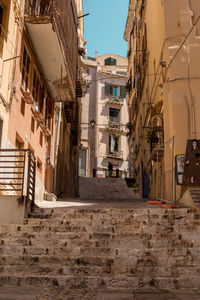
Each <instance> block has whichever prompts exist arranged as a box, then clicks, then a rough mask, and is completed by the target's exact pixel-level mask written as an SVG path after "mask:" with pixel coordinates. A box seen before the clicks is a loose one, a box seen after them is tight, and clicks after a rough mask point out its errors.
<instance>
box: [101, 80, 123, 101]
mask: <svg viewBox="0 0 200 300" xmlns="http://www.w3.org/2000/svg"><path fill="white" fill-rule="evenodd" d="M105 95H107V96H114V97H120V98H125V87H124V86H122V85H112V84H110V83H109V82H105Z"/></svg>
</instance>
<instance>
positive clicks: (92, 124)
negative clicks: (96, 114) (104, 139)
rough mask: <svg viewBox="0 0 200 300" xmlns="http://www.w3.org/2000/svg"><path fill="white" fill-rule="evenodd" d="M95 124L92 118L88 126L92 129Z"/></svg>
mask: <svg viewBox="0 0 200 300" xmlns="http://www.w3.org/2000/svg"><path fill="white" fill-rule="evenodd" d="M95 124H96V121H95V120H94V119H92V120H90V126H91V128H92V129H93V128H94V126H95Z"/></svg>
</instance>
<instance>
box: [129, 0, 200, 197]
mask: <svg viewBox="0 0 200 300" xmlns="http://www.w3.org/2000/svg"><path fill="white" fill-rule="evenodd" d="M134 7H135V1H132V0H131V1H130V7H129V16H128V19H127V24H126V29H125V39H127V40H129V35H130V32H131V22H132V21H133V13H132V9H134ZM199 13H200V5H199V3H198V1H196V0H191V1H189V0H184V1H179V0H165V1H160V0H148V1H146V6H145V13H144V15H143V19H142V23H146V28H147V51H148V55H149V56H148V64H147V73H148V75H146V77H145V84H144V86H143V92H142V96H141V99H140V104H139V109H138V112H137V119H136V128H135V132H134V133H133V136H134V137H135V141H136V142H135V143H137V144H140V149H139V154H138V156H137V158H136V159H135V162H134V163H135V168H136V169H138V168H139V167H140V166H141V163H143V164H144V165H146V166H147V165H148V160H149V154H148V147H149V145H148V144H147V143H146V142H145V140H144V138H142V139H140V137H139V135H143V137H144V136H145V130H143V131H142V133H141V131H140V129H139V128H140V120H142V123H143V120H144V118H145V116H147V121H146V123H145V124H146V126H148V124H151V123H150V115H148V112H147V107H148V105H146V106H145V102H148V103H151V105H154V103H156V102H159V101H163V108H162V110H161V112H162V114H163V120H164V142H165V146H164V160H163V161H161V163H160V164H159V166H157V165H156V164H155V163H153V164H152V176H151V181H152V186H151V192H152V196H153V197H154V196H156V189H157V188H158V189H159V188H160V186H161V185H162V183H161V182H160V181H159V180H157V178H158V177H159V176H160V175H161V177H162V176H163V178H164V185H165V186H164V190H165V197H166V198H167V199H171V198H172V194H171V187H172V178H171V174H172V165H173V167H174V156H175V155H176V154H181V153H185V151H186V142H187V139H192V138H197V139H199V138H200V125H199V122H198V116H199V113H200V106H199V104H198V102H199V92H200V90H199V88H200V84H199V83H200V82H199V80H200V74H199V73H200V60H199V55H200V47H199V46H200V40H199V34H200V22H198V23H197V25H196V26H195V27H194V29H193V30H192V32H191V33H190V35H189V36H188V38H187V40H186V42H185V43H184V45H182V42H183V40H184V39H185V37H186V35H187V34H188V33H189V31H190V30H191V29H192V25H193V24H194V22H195V21H196V20H197V17H198V16H199ZM137 17H138V19H139V16H137ZM129 43H130V40H129ZM132 43H133V45H132V53H131V55H130V57H129V73H131V68H132V64H131V62H132V61H133V57H134V55H135V54H134V50H133V49H135V48H134V47H135V41H134V40H132ZM180 47H181V49H180V51H179V48H180ZM177 51H179V52H178V53H177ZM172 60H173V61H172ZM171 61H172V63H170V62H171ZM161 65H162V66H161ZM164 65H166V67H165V66H164ZM132 75H133V73H132ZM133 99H134V90H133V91H132V92H131V93H130V98H129V103H130V104H131V103H132V102H131V101H133ZM147 99H148V100H147ZM139 133H140V134H139ZM173 138H174V146H173V142H172V141H173ZM145 149H147V151H146V152H145V153H143V151H144V150H145ZM160 168H161V169H163V170H162V171H161V174H160ZM158 174H160V175H159V176H158ZM137 180H139V181H140V184H141V180H142V178H141V172H140V174H139V175H138V178H137ZM174 188H175V182H174ZM176 191H177V192H176V198H177V199H180V197H181V188H180V187H178V186H177V187H176Z"/></svg>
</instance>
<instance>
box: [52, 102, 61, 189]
mask: <svg viewBox="0 0 200 300" xmlns="http://www.w3.org/2000/svg"><path fill="white" fill-rule="evenodd" d="M61 113H62V103H59V114H58V121H57V126H56V127H57V130H56V135H55V147H54V168H55V173H54V193H55V192H56V180H57V161H58V147H59V140H60V125H61V117H62V116H61Z"/></svg>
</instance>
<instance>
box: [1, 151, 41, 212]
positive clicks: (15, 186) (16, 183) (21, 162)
mask: <svg viewBox="0 0 200 300" xmlns="http://www.w3.org/2000/svg"><path fill="white" fill-rule="evenodd" d="M35 174H36V159H35V156H34V154H33V153H32V152H31V150H29V149H0V193H1V194H3V195H8V192H9V194H11V193H12V194H14V195H19V196H22V197H25V199H26V204H27V203H28V202H31V207H33V205H34V201H35Z"/></svg>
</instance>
